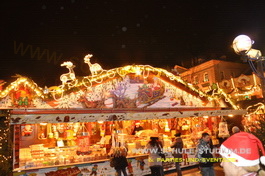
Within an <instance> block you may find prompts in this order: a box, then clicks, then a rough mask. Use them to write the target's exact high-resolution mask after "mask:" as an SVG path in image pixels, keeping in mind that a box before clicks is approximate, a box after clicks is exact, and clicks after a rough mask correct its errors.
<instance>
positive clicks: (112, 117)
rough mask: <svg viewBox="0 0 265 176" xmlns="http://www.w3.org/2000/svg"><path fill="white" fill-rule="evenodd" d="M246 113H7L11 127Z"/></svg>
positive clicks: (210, 110)
mask: <svg viewBox="0 0 265 176" xmlns="http://www.w3.org/2000/svg"><path fill="white" fill-rule="evenodd" d="M246 113H247V111H246V110H233V109H222V108H214V107H213V108H209V107H206V108H194V107H192V108H156V109H139V108H134V109H124V108H123V109H80V110H79V109H68V110H46V109H45V110H38V109H25V110H22V109H16V110H10V115H11V118H10V123H11V124H36V123H43V122H46V123H66V122H96V121H123V120H152V119H171V118H183V117H203V116H227V115H234V116H236V115H244V114H246Z"/></svg>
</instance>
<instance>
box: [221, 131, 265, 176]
mask: <svg viewBox="0 0 265 176" xmlns="http://www.w3.org/2000/svg"><path fill="white" fill-rule="evenodd" d="M260 151H261V153H262V155H263V156H260ZM219 152H220V154H221V156H222V157H223V162H222V163H221V165H222V166H223V168H224V172H225V175H226V176H238V175H243V174H247V173H251V172H258V174H259V175H265V172H264V171H263V170H262V169H261V167H260V164H263V165H264V164H265V156H264V155H265V151H264V148H263V145H262V143H261V141H260V140H259V139H258V138H257V137H256V136H254V135H252V134H250V133H246V132H240V133H235V134H234V135H232V136H231V137H229V138H228V139H227V140H226V141H224V142H223V143H222V145H221V147H220V151H219Z"/></svg>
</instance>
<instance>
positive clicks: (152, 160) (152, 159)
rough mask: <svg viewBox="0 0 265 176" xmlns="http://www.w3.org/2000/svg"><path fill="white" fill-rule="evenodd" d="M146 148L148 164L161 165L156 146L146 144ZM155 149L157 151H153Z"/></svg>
mask: <svg viewBox="0 0 265 176" xmlns="http://www.w3.org/2000/svg"><path fill="white" fill-rule="evenodd" d="M146 149H147V150H148V151H149V156H148V166H149V167H151V166H162V161H161V157H160V156H159V154H158V151H159V148H158V146H152V145H151V144H149V143H148V144H147V145H146ZM154 151H157V152H154ZM159 159H160V160H159Z"/></svg>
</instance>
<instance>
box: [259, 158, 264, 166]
mask: <svg viewBox="0 0 265 176" xmlns="http://www.w3.org/2000/svg"><path fill="white" fill-rule="evenodd" d="M259 160H260V163H261V164H263V165H264V166H265V156H261V157H260V159H259Z"/></svg>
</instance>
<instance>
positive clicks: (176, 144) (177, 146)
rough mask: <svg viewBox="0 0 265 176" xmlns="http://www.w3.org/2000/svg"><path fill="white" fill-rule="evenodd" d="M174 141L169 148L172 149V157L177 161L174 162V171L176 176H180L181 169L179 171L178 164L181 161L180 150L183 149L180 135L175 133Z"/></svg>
mask: <svg viewBox="0 0 265 176" xmlns="http://www.w3.org/2000/svg"><path fill="white" fill-rule="evenodd" d="M174 136H175V139H174V141H173V143H172V145H171V148H174V151H173V156H174V158H175V160H176V158H177V161H176V162H175V166H176V170H177V173H178V176H182V173H181V169H180V162H181V161H182V149H183V141H182V138H181V137H180V136H181V133H176V134H175V135H174Z"/></svg>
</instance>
